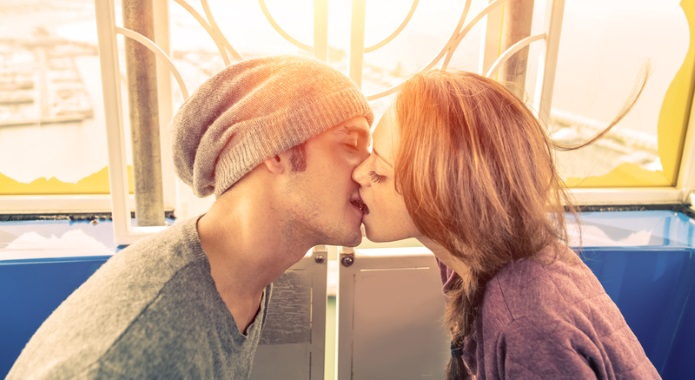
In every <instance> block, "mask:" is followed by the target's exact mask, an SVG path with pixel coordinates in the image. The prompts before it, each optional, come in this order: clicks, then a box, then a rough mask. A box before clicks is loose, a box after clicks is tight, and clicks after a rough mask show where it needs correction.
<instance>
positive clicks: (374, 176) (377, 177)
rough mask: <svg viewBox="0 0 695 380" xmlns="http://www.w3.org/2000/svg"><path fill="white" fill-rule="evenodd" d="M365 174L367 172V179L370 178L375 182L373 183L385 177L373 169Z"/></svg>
mask: <svg viewBox="0 0 695 380" xmlns="http://www.w3.org/2000/svg"><path fill="white" fill-rule="evenodd" d="M367 174H369V179H371V180H372V182H375V183H379V182H381V181H383V180H385V179H386V177H385V176H383V175H380V174H377V173H376V172H375V171H374V170H372V171H370V172H369V173H367Z"/></svg>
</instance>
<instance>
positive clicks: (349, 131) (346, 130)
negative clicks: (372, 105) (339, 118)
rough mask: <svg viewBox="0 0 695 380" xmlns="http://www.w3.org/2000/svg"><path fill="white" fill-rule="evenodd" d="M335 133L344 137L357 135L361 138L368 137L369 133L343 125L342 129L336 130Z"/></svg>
mask: <svg viewBox="0 0 695 380" xmlns="http://www.w3.org/2000/svg"><path fill="white" fill-rule="evenodd" d="M335 133H340V134H346V135H350V134H353V133H357V134H358V135H360V136H361V137H365V138H366V137H369V132H367V131H366V130H364V129H362V128H358V127H354V126H352V125H343V127H342V128H338V130H337V131H335Z"/></svg>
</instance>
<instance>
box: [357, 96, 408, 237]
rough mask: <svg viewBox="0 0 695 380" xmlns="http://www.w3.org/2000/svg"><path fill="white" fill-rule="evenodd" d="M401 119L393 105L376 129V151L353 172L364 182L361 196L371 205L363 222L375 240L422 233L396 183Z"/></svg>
mask: <svg viewBox="0 0 695 380" xmlns="http://www.w3.org/2000/svg"><path fill="white" fill-rule="evenodd" d="M397 123H398V121H397V120H396V115H395V112H394V111H393V107H391V108H389V110H388V111H386V113H385V114H384V116H383V117H382V118H381V120H380V121H379V124H378V125H377V126H376V129H375V130H374V135H373V149H372V154H371V155H370V156H369V158H367V159H366V160H365V161H364V162H362V164H360V166H358V167H357V169H355V171H354V172H353V173H352V178H353V180H354V181H355V182H357V183H359V184H360V196H361V197H362V201H363V202H364V203H365V205H366V206H367V208H368V212H365V214H364V216H363V217H362V223H364V227H365V231H366V233H367V238H368V239H369V240H371V241H374V242H385V241H394V240H400V239H405V238H411V237H418V236H420V235H421V234H420V232H419V231H418V229H417V227H415V224H414V223H413V220H412V219H411V218H410V215H409V214H408V210H407V209H406V207H405V203H404V201H403V196H402V195H401V194H399V193H398V192H397V191H396V187H395V182H394V177H393V175H394V171H393V165H394V157H395V156H396V149H397V146H398V124H397ZM365 211H367V210H365Z"/></svg>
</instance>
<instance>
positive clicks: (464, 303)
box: [353, 71, 659, 379]
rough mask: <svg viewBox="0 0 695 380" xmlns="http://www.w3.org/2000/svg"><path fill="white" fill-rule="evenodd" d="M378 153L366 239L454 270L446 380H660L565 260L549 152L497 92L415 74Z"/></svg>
mask: <svg viewBox="0 0 695 380" xmlns="http://www.w3.org/2000/svg"><path fill="white" fill-rule="evenodd" d="M633 103H634V102H633ZM373 148H374V149H373V151H372V155H371V156H370V157H369V158H368V159H367V160H366V161H365V162H363V163H362V164H361V165H360V166H359V167H358V168H357V169H356V170H355V172H354V173H353V179H354V180H355V181H357V182H358V183H359V184H360V186H361V188H360V195H361V197H362V200H363V201H364V203H365V207H364V211H365V215H364V217H363V222H364V225H365V230H366V234H367V237H368V238H369V239H370V240H372V241H392V240H397V239H403V238H408V237H415V238H417V239H418V240H419V241H420V242H421V243H422V244H423V245H425V246H426V247H427V248H429V249H430V250H431V251H432V252H433V253H434V254H435V256H436V258H437V259H438V261H439V262H440V263H441V264H443V265H442V269H443V271H448V274H447V273H444V275H445V277H444V279H445V280H446V283H445V285H444V291H445V293H446V295H447V308H446V309H447V310H446V324H447V327H448V328H449V330H450V332H451V340H452V358H451V361H450V363H449V368H448V370H447V371H448V378H449V379H460V378H469V377H471V376H475V377H476V378H478V379H486V378H490V379H497V378H513V379H518V378H544V379H551V378H552V379H554V378H566V377H567V376H569V377H571V378H616V377H618V378H631V379H639V378H649V379H653V378H658V377H659V375H658V373H657V371H656V369H655V368H654V366H653V365H652V364H651V362H650V361H649V359H648V358H647V357H646V355H645V353H644V350H643V349H642V347H641V345H640V343H639V342H638V340H637V338H636V337H635V335H634V334H633V333H632V331H631V330H630V328H629V327H628V326H627V324H626V323H625V320H624V318H623V316H622V314H621V313H620V311H619V310H618V308H617V307H616V305H615V304H614V303H613V302H612V301H611V299H610V298H609V297H608V295H607V294H606V293H605V291H604V289H603V288H602V286H601V284H600V283H599V282H598V280H597V279H596V277H595V276H594V275H593V274H592V272H591V271H590V270H589V269H588V267H586V266H585V265H584V264H583V262H582V261H581V259H580V258H579V257H578V256H577V254H575V253H574V252H573V251H572V250H570V249H569V248H568V246H567V236H566V230H565V219H564V206H563V204H567V201H568V199H567V195H566V193H565V190H564V189H563V186H562V181H561V179H560V178H559V177H558V174H557V171H556V168H555V166H554V163H553V155H552V149H553V145H552V143H551V142H550V141H549V139H548V137H547V136H546V134H545V130H544V128H543V127H542V126H541V125H540V123H539V122H538V121H537V119H536V118H535V117H534V116H533V114H532V113H531V112H530V111H529V109H528V108H527V107H526V106H525V105H524V103H523V102H521V101H520V100H519V99H517V98H516V97H515V96H514V95H512V94H511V93H510V92H509V91H507V90H506V89H505V88H504V87H503V86H502V85H500V84H499V83H497V82H495V81H493V80H490V79H487V78H484V77H481V76H478V75H475V74H472V73H465V72H445V71H432V72H427V73H423V74H418V75H416V76H415V77H413V78H411V79H410V80H408V81H407V82H406V83H405V84H404V85H403V86H402V88H401V90H400V92H399V94H398V97H397V99H396V102H395V104H394V105H393V106H392V107H391V108H390V109H389V110H388V111H387V112H386V114H385V115H384V117H383V118H382V119H381V121H380V122H379V124H378V126H377V127H376V130H375V131H374V143H373ZM441 264H440V265H441ZM444 265H445V266H444Z"/></svg>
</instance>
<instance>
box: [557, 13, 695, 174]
mask: <svg viewBox="0 0 695 380" xmlns="http://www.w3.org/2000/svg"><path fill="white" fill-rule="evenodd" d="M680 6H681V8H683V12H684V13H685V17H686V18H687V20H688V26H689V28H690V47H689V48H688V53H687V54H686V56H685V61H683V65H681V68H680V69H679V70H678V73H676V76H675V78H673V81H672V82H671V85H670V86H669V88H668V90H667V91H666V95H665V96H664V102H663V104H662V106H661V112H660V113H659V125H658V126H657V138H658V149H659V157H660V158H661V165H662V167H663V169H664V170H663V171H649V170H645V169H643V168H641V167H639V166H637V165H635V164H622V165H619V166H617V167H616V168H614V169H613V170H612V171H611V172H609V173H608V174H605V175H603V176H596V177H586V178H568V179H567V180H566V181H565V182H566V183H567V185H568V186H570V187H650V186H675V184H676V181H677V179H678V178H677V177H678V169H679V164H680V158H681V155H682V153H683V143H684V140H685V132H686V127H687V125H688V118H689V116H690V112H689V109H690V105H691V104H692V95H693V87H694V86H693V85H694V81H695V77H694V76H693V69H694V68H695V0H683V1H681V4H680Z"/></svg>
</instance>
